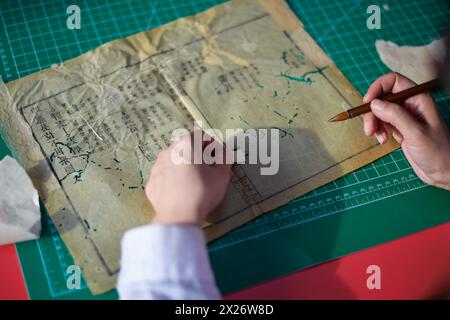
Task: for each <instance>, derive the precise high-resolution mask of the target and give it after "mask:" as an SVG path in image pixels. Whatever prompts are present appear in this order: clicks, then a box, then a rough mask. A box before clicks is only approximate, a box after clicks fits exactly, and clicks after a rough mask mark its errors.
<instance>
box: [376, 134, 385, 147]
mask: <svg viewBox="0 0 450 320" xmlns="http://www.w3.org/2000/svg"><path fill="white" fill-rule="evenodd" d="M375 137H376V138H377V140H378V143H379V144H383V142H384V137H383V135H382V134H379V133H375Z"/></svg>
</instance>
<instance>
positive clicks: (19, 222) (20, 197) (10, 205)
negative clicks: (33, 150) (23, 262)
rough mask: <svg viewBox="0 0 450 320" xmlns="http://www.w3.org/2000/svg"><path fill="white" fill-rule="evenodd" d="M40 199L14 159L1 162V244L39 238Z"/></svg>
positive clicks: (8, 158)
mask: <svg viewBox="0 0 450 320" xmlns="http://www.w3.org/2000/svg"><path fill="white" fill-rule="evenodd" d="M40 233H41V212H40V210H39V196H38V193H37V191H36V189H34V187H33V184H32V183H31V179H30V178H29V177H28V175H27V174H26V172H25V170H24V169H23V168H22V167H21V166H20V165H19V164H18V163H17V162H16V160H14V159H13V158H11V157H8V156H6V157H5V158H4V159H3V160H2V161H0V245H3V244H7V243H15V242H21V241H26V240H32V239H37V238H38V237H39V234H40Z"/></svg>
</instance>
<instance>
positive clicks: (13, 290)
mask: <svg viewBox="0 0 450 320" xmlns="http://www.w3.org/2000/svg"><path fill="white" fill-rule="evenodd" d="M29 298H30V297H29V295H28V291H27V287H26V284H25V279H24V277H23V272H22V266H21V265H20V261H19V257H18V255H17V250H16V246H15V245H13V244H9V245H3V246H0V300H28V299H29Z"/></svg>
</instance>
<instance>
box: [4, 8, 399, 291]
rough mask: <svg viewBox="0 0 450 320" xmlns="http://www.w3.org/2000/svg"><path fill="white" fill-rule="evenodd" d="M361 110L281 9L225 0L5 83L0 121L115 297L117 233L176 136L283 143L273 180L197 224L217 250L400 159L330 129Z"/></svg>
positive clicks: (132, 219)
mask: <svg viewBox="0 0 450 320" xmlns="http://www.w3.org/2000/svg"><path fill="white" fill-rule="evenodd" d="M360 102H361V97H360V96H359V94H358V93H357V91H356V90H355V89H354V88H353V87H352V86H351V84H350V83H349V82H348V81H347V80H346V79H345V77H344V76H343V75H342V74H341V73H340V72H339V70H338V69H337V68H336V67H335V66H334V64H333V63H332V62H331V61H330V59H328V57H327V56H326V55H325V54H324V53H323V51H322V50H321V49H320V48H319V47H318V46H317V45H316V43H315V42H314V40H313V39H311V38H310V36H309V35H308V34H307V33H306V31H305V30H304V29H303V25H302V24H301V22H300V21H299V20H298V19H297V18H296V17H295V16H294V15H293V14H292V12H291V11H290V10H289V8H288V7H287V6H286V5H285V3H284V2H283V1H281V0H270V1H269V0H267V1H245V0H234V1H231V2H228V3H225V4H223V5H220V6H217V7H214V8H213V9H210V10H208V11H206V12H203V13H201V14H199V15H196V16H193V17H189V18H184V19H180V20H177V21H175V22H173V23H170V24H168V25H165V26H163V27H160V28H157V29H154V30H150V31H145V32H141V33H139V34H136V35H133V36H130V37H127V38H125V39H120V40H115V41H112V42H110V43H107V44H105V45H103V46H101V47H99V48H97V49H96V50H94V51H91V52H88V53H86V54H84V55H82V56H80V57H78V58H75V59H73V60H70V61H68V62H66V63H64V64H63V65H58V66H54V67H53V68H51V69H48V70H44V71H41V72H39V73H36V74H33V75H30V76H28V77H25V78H23V79H19V80H17V81H14V82H12V83H8V84H6V85H2V86H1V87H0V121H1V124H2V126H3V127H2V130H3V133H4V135H5V137H6V140H7V142H8V145H9V146H10V148H11V149H12V150H13V153H14V155H15V156H16V158H18V159H19V161H20V162H21V164H22V165H23V166H24V167H25V168H26V170H27V172H28V173H29V174H30V175H31V177H32V179H33V181H34V185H35V186H37V187H38V189H39V194H40V196H41V198H42V199H43V201H44V203H45V205H46V207H47V209H48V212H49V214H50V216H51V218H52V220H53V222H54V224H55V226H56V227H57V228H58V231H59V232H60V233H61V236H62V238H63V239H64V241H65V243H66V244H67V246H68V248H69V250H70V252H71V254H72V255H73V256H74V258H75V262H76V263H77V264H78V265H79V266H80V267H82V269H83V274H84V276H85V278H86V280H87V283H88V285H89V287H90V288H91V290H92V291H93V292H94V293H100V292H104V291H106V290H109V289H111V288H113V287H114V286H115V281H116V276H117V273H118V271H119V257H120V249H119V244H120V239H121V237H122V235H123V233H124V231H125V230H127V229H129V228H131V227H134V226H137V225H141V224H144V223H148V222H149V221H150V219H151V217H152V214H153V212H152V208H151V206H150V205H149V204H148V202H147V200H146V198H145V195H144V185H145V183H146V177H147V176H148V173H149V170H150V168H151V166H152V164H153V161H154V159H155V157H156V155H157V154H158V152H159V150H161V149H162V148H164V147H165V146H166V145H168V144H169V143H170V135H171V133H172V131H173V130H174V129H176V128H180V127H185V128H188V129H191V128H192V123H193V120H194V119H195V120H197V121H201V122H202V124H203V126H204V128H205V129H207V128H210V127H214V128H218V129H221V130H224V129H225V128H243V129H246V128H279V129H280V130H281V132H282V139H281V141H282V144H281V147H280V148H281V149H280V151H281V152H280V156H281V164H280V172H279V173H278V174H277V175H275V176H260V175H259V170H258V169H259V168H257V167H255V166H249V165H239V166H236V168H235V172H236V175H237V177H236V178H235V179H234V180H233V183H232V185H231V187H230V189H229V192H228V194H227V197H226V199H225V201H224V203H223V204H222V205H221V207H220V208H219V209H218V210H217V211H216V212H214V213H213V214H212V215H211V216H210V217H209V218H208V222H207V224H206V225H205V231H206V234H207V237H208V239H213V238H216V237H218V236H220V235H223V234H224V233H225V232H227V231H230V230H231V229H233V228H235V227H237V226H239V225H241V224H243V223H245V222H247V221H249V220H250V219H252V218H254V217H256V216H258V215H260V214H261V213H263V212H266V211H268V210H270V209H273V208H276V207H278V206H280V205H282V204H283V203H285V202H286V201H288V200H290V199H293V198H294V197H296V196H299V195H302V194H304V193H306V192H308V191H310V190H312V189H314V188H316V187H318V186H320V185H322V184H324V183H327V182H330V181H332V180H333V179H335V178H338V177H339V176H342V175H343V174H345V173H347V172H350V171H352V170H354V169H356V168H358V167H360V166H362V165H364V164H367V163H369V162H370V161H372V160H374V159H376V158H378V157H380V156H382V155H384V154H386V153H387V152H389V151H392V150H393V149H394V148H396V147H397V145H395V144H388V145H385V146H378V145H377V144H376V141H375V140H374V139H369V138H365V137H364V136H363V134H362V128H361V121H360V120H359V119H355V120H352V121H347V122H345V123H333V124H330V123H328V122H327V119H328V118H330V117H331V116H333V115H334V114H336V113H338V112H340V111H342V110H344V109H347V108H349V107H350V106H352V105H356V104H359V103H360ZM185 196H189V195H185ZM150 245H151V244H149V246H150Z"/></svg>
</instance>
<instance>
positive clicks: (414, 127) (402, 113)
mask: <svg viewBox="0 0 450 320" xmlns="http://www.w3.org/2000/svg"><path fill="white" fill-rule="evenodd" d="M370 106H371V109H372V112H373V113H374V114H375V116H376V117H377V118H378V119H380V120H382V121H384V122H386V123H388V124H390V125H392V126H393V127H395V128H396V129H397V130H398V131H399V132H400V133H401V134H402V136H403V137H404V138H405V139H408V137H409V138H412V139H414V138H416V137H418V135H419V134H420V128H421V124H420V123H419V122H418V121H417V120H416V119H415V118H414V117H413V116H412V115H411V114H410V113H409V112H408V110H406V109H405V108H402V107H400V106H399V105H398V104H395V103H391V102H385V101H382V100H378V99H375V100H373V101H372V102H371V104H370Z"/></svg>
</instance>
